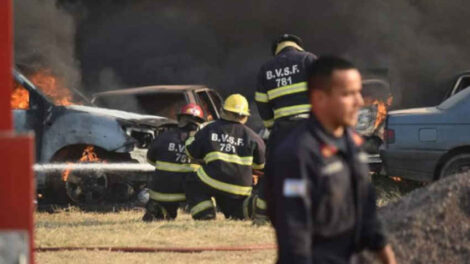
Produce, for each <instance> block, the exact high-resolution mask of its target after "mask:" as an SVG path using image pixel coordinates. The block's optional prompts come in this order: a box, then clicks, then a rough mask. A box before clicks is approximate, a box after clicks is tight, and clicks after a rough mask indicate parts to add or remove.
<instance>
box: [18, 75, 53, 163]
mask: <svg viewBox="0 0 470 264" xmlns="http://www.w3.org/2000/svg"><path fill="white" fill-rule="evenodd" d="M52 107H53V105H52V103H50V102H49V101H48V100H47V99H46V98H45V97H43V96H42V95H41V94H40V93H39V92H38V91H37V90H36V89H35V87H34V85H33V84H31V83H30V82H29V81H28V80H27V79H26V78H25V77H24V76H23V75H21V74H20V73H18V72H15V74H14V84H13V91H12V95H11V108H12V111H13V124H14V129H15V131H16V132H18V133H26V132H31V131H32V132H34V134H35V143H36V160H40V158H41V157H40V153H41V147H42V135H43V131H44V126H45V124H46V120H47V117H48V116H47V113H50V110H51V108H52Z"/></svg>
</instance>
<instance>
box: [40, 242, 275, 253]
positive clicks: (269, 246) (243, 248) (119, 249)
mask: <svg viewBox="0 0 470 264" xmlns="http://www.w3.org/2000/svg"><path fill="white" fill-rule="evenodd" d="M271 249H276V245H274V244H265V245H248V246H211V247H39V248H35V249H34V251H36V252H56V251H75V250H84V251H110V252H128V253H154V252H174V253H198V252H204V251H260V250H271Z"/></svg>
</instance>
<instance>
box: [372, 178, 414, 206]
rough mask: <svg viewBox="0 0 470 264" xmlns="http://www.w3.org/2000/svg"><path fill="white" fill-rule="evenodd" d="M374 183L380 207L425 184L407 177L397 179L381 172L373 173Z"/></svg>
mask: <svg viewBox="0 0 470 264" xmlns="http://www.w3.org/2000/svg"><path fill="white" fill-rule="evenodd" d="M372 183H373V184H374V186H375V191H376V193H377V206H379V207H381V206H385V205H387V204H388V203H390V202H395V201H398V200H399V199H400V198H401V197H402V196H403V195H405V194H407V193H409V192H411V191H413V190H414V189H416V188H420V187H422V186H423V183H419V182H415V181H410V180H405V179H399V180H398V181H397V180H393V179H392V178H389V177H387V176H385V175H380V174H373V175H372Z"/></svg>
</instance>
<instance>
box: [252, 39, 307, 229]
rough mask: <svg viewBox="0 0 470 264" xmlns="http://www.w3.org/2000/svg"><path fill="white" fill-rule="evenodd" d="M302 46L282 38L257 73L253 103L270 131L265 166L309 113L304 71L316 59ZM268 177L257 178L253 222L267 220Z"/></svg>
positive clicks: (273, 45)
mask: <svg viewBox="0 0 470 264" xmlns="http://www.w3.org/2000/svg"><path fill="white" fill-rule="evenodd" d="M302 45H303V44H302V40H301V39H300V38H299V37H297V36H295V35H291V34H283V35H281V36H280V37H279V38H278V39H277V40H275V41H274V42H273V44H272V54H273V55H274V57H273V58H272V59H270V60H269V61H268V62H266V63H265V64H264V65H263V66H262V67H261V69H260V70H259V73H258V81H257V82H258V84H257V89H256V93H255V100H256V104H257V106H258V111H259V114H260V116H261V118H262V119H263V123H264V126H265V127H266V129H269V130H271V133H270V136H269V139H268V143H267V146H268V155H267V156H268V158H267V162H268V163H269V153H272V151H274V149H275V147H276V146H277V145H278V144H279V142H281V141H282V140H283V139H284V138H285V137H286V135H287V134H288V133H289V132H290V131H291V129H292V128H293V127H295V125H296V123H297V121H299V120H303V119H305V118H307V117H308V113H309V111H310V103H309V101H308V98H307V78H306V77H307V75H306V69H307V67H308V65H310V64H311V63H312V62H313V61H314V60H315V59H316V56H315V55H314V54H312V53H310V52H306V51H304V50H303V48H302ZM269 177H270V176H269V172H266V177H261V178H260V184H259V196H258V198H256V202H255V203H256V213H255V216H254V218H255V223H256V222H258V223H262V222H263V221H264V219H265V218H266V202H265V199H264V193H265V190H264V188H269V183H270V182H269ZM265 185H266V186H265Z"/></svg>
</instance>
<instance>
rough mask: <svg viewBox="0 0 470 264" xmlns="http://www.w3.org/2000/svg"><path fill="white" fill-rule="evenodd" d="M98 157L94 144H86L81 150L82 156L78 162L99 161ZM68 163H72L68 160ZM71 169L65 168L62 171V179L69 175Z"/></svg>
mask: <svg viewBox="0 0 470 264" xmlns="http://www.w3.org/2000/svg"><path fill="white" fill-rule="evenodd" d="M99 160H100V159H99V158H98V155H97V154H96V152H95V147H94V146H87V147H86V148H85V149H84V150H83V152H82V157H81V158H80V159H79V160H78V163H82V162H94V161H99ZM69 164H72V163H70V162H69ZM71 171H72V169H66V170H65V171H64V172H63V173H62V180H63V181H67V180H68V178H69V175H70V172H71Z"/></svg>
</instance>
